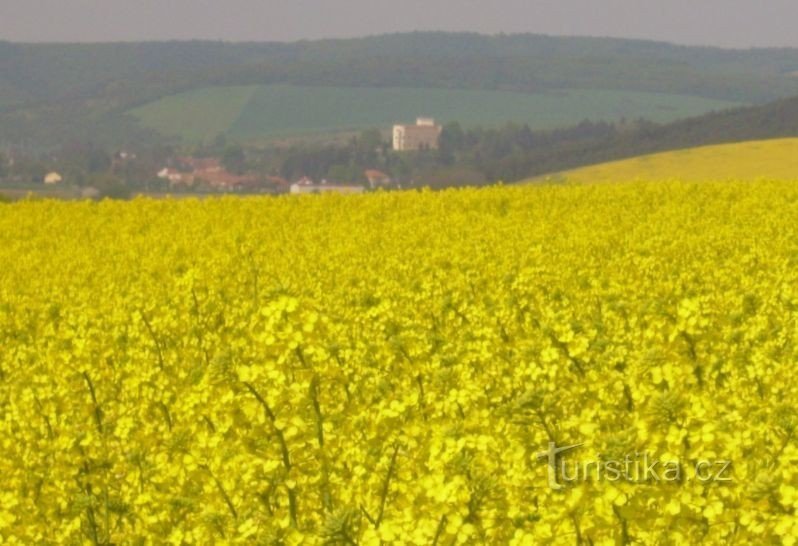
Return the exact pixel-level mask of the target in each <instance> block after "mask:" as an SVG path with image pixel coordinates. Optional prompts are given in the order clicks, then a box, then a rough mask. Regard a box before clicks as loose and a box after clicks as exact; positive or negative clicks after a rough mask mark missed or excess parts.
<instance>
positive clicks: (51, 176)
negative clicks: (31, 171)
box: [44, 171, 64, 185]
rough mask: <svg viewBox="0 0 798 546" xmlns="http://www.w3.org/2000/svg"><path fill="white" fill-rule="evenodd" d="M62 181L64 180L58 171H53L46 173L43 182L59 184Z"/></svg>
mask: <svg viewBox="0 0 798 546" xmlns="http://www.w3.org/2000/svg"><path fill="white" fill-rule="evenodd" d="M63 181H64V177H63V176H61V175H60V174H59V173H57V172H55V171H53V172H50V173H47V174H46V175H45V176H44V183H45V184H48V185H53V184H60V183H61V182H63Z"/></svg>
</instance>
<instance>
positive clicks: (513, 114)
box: [129, 85, 739, 142]
mask: <svg viewBox="0 0 798 546" xmlns="http://www.w3.org/2000/svg"><path fill="white" fill-rule="evenodd" d="M738 105H739V104H738V103H734V102H730V101H723V100H713V99H705V98H701V97H691V96H682V95H667V94H663V93H646V92H639V91H608V90H583V89H571V90H561V91H559V92H556V93H555V92H548V93H519V92H510V91H496V90H460V89H435V88H426V89H425V88H396V87H383V88H370V87H328V86H320V87H312V86H293V85H268V86H239V87H211V88H203V89H198V90H194V91H188V92H185V93H181V94H178V95H173V96H169V97H165V98H163V99H160V100H158V101H155V102H152V103H149V104H147V105H144V106H142V107H139V108H136V109H134V110H131V111H130V112H129V113H130V114H131V115H132V116H133V117H135V118H136V119H137V120H139V122H140V123H141V124H142V125H143V126H144V127H147V128H149V129H153V130H155V131H158V132H159V133H161V134H164V135H169V136H179V137H181V138H182V139H183V140H184V141H188V142H197V141H202V140H207V139H210V138H213V137H214V136H216V135H217V134H220V133H225V134H227V135H228V136H231V137H233V138H236V139H250V140H252V139H265V138H270V137H286V136H296V135H302V134H310V133H313V134H315V133H322V132H335V131H346V130H356V129H363V128H368V127H375V126H376V127H389V126H390V125H391V124H393V123H396V122H398V121H411V120H413V119H415V117H416V116H417V115H419V114H424V115H430V116H433V117H435V118H436V119H438V120H440V121H442V122H449V121H458V122H460V123H461V124H462V125H463V126H464V127H473V126H484V127H491V126H497V125H500V124H503V123H506V122H508V121H511V120H512V121H515V122H519V123H527V124H529V126H530V127H531V128H532V129H533V130H542V129H553V128H557V127H564V126H569V125H574V124H576V123H579V122H580V121H582V120H583V119H586V118H593V119H603V120H611V121H615V120H620V119H622V118H627V119H634V118H639V117H645V118H647V119H650V120H653V121H657V122H668V121H672V120H675V119H680V118H685V117H689V116H695V115H698V114H702V113H705V112H708V111H711V110H722V109H726V108H730V107H733V106H738Z"/></svg>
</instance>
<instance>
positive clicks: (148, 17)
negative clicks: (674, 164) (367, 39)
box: [0, 0, 798, 47]
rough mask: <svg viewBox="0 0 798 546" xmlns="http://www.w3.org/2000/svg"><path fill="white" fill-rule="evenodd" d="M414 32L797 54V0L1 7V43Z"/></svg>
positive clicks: (16, 3) (144, 1)
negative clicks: (776, 49) (533, 35)
mask: <svg viewBox="0 0 798 546" xmlns="http://www.w3.org/2000/svg"><path fill="white" fill-rule="evenodd" d="M409 30H469V31H478V32H483V33H498V32H508V33H510V32H537V33H545V34H560V35H571V34H579V35H592V36H621V37H634V38H649V39H655V40H666V41H671V42H678V43H687V44H710V45H719V46H726V47H750V46H794V47H798V0H492V1H491V0H388V1H386V0H0V39H4V40H11V41H37V42H42V41H45V42H51V41H56V42H64V41H84V42H96V41H130V40H167V39H169V40H172V39H174V40H188V39H214V40H230V41H250V40H254V41H272V40H279V41H287V40H291V41H292V40H298V39H304V38H309V39H312V38H326V37H348V36H363V35H370V34H380V33H384V32H395V31H409Z"/></svg>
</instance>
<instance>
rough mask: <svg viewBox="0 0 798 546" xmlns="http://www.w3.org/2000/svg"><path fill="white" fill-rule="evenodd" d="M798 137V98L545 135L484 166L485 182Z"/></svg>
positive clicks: (509, 151)
mask: <svg viewBox="0 0 798 546" xmlns="http://www.w3.org/2000/svg"><path fill="white" fill-rule="evenodd" d="M497 134H501V133H497ZM784 137H798V97H794V98H789V99H781V100H778V101H774V102H772V103H768V104H765V105H761V106H753V107H746V108H738V109H734V110H729V111H725V112H716V113H711V114H707V115H703V116H699V117H695V118H690V119H685V120H681V121H677V122H674V123H669V124H664V125H658V124H654V123H640V124H635V125H633V126H630V127H622V126H612V125H605V124H602V125H598V126H593V127H592V128H591V127H583V128H581V129H580V128H578V127H577V128H572V129H568V130H563V131H554V132H551V133H542V134H540V135H538V136H537V137H536V138H535V137H533V138H531V139H529V138H527V139H526V142H529V143H528V144H526V145H515V146H514V145H508V144H505V149H506V150H508V152H507V153H506V154H503V155H502V156H501V157H498V158H495V159H494V160H493V161H491V162H490V163H485V164H484V167H483V172H485V174H486V177H487V179H489V180H490V179H497V178H503V179H505V180H521V179H524V178H528V177H537V176H541V175H547V174H554V173H557V172H560V171H564V170H568V169H574V168H578V167H584V166H589V165H594V164H599V163H605V162H609V161H616V160H620V159H628V158H632V157H637V156H642V155H645V154H652V153H657V152H665V151H672V150H680V149H687V148H694V147H698V146H706V145H711V144H726V143H733V142H744V141H753V140H765V139H776V138H784Z"/></svg>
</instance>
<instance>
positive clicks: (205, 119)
mask: <svg viewBox="0 0 798 546" xmlns="http://www.w3.org/2000/svg"><path fill="white" fill-rule="evenodd" d="M256 90H257V87H256V86H254V85H249V86H239V87H220V88H206V89H197V90H194V91H189V92H187V93H181V94H180V95H173V96H171V97H165V98H163V99H160V100H158V101H156V102H153V103H150V104H148V105H145V106H142V107H140V108H136V109H134V110H132V111H131V112H130V113H131V114H132V115H133V116H135V117H136V118H137V119H138V120H139V121H140V123H141V124H143V125H144V126H146V127H149V128H151V129H155V130H156V131H158V132H159V133H162V134H164V135H179V136H183V137H184V138H188V139H192V140H193V139H202V138H206V137H213V136H215V135H217V134H219V133H221V132H224V131H226V130H227V129H228V128H229V127H231V126H232V125H233V123H235V121H236V119H238V118H239V117H240V115H241V112H242V111H243V110H244V109H245V107H246V106H247V104H248V103H249V102H250V100H251V99H252V96H253V94H254V93H255V92H256Z"/></svg>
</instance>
